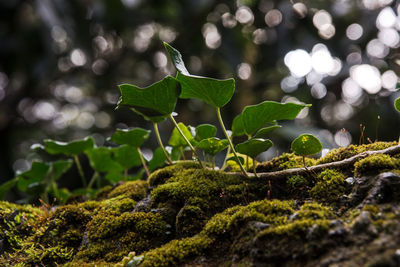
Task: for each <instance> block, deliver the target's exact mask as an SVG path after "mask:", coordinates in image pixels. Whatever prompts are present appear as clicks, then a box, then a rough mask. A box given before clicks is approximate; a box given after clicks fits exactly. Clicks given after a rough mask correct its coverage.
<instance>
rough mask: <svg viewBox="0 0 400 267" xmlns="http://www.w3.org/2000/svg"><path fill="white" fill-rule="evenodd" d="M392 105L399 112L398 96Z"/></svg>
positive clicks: (399, 100)
mask: <svg viewBox="0 0 400 267" xmlns="http://www.w3.org/2000/svg"><path fill="white" fill-rule="evenodd" d="M394 107H395V108H396V110H397V111H398V112H400V97H399V98H397V99H396V100H395V101H394Z"/></svg>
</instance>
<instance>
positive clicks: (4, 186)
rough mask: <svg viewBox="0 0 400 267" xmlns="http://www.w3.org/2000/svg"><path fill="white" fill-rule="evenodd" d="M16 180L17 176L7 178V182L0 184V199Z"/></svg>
mask: <svg viewBox="0 0 400 267" xmlns="http://www.w3.org/2000/svg"><path fill="white" fill-rule="evenodd" d="M17 182H18V177H16V178H14V179H11V180H8V181H7V182H5V183H3V184H2V185H0V199H4V196H5V195H6V194H7V192H8V191H10V190H11V188H13V187H14V186H15V185H16V184H17Z"/></svg>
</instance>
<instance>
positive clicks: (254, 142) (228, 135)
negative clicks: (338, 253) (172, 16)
mask: <svg viewBox="0 0 400 267" xmlns="http://www.w3.org/2000/svg"><path fill="white" fill-rule="evenodd" d="M164 46H165V49H166V50H167V52H168V54H169V56H170V58H171V60H172V63H173V64H174V66H175V68H176V70H177V75H176V77H175V78H174V77H172V76H166V77H165V78H164V79H162V80H161V81H158V82H156V83H154V84H151V85H150V86H148V87H145V88H140V87H138V86H135V85H130V84H122V85H120V86H119V89H120V92H121V96H120V99H119V101H118V104H117V108H121V107H122V106H126V107H129V108H131V109H132V110H133V111H134V112H136V113H138V114H140V115H141V116H142V117H143V118H144V119H145V120H148V121H151V122H152V123H153V127H154V133H155V135H156V138H157V141H158V143H159V148H157V149H156V150H155V151H154V152H153V157H152V159H151V160H150V161H148V162H147V161H146V159H145V158H144V157H143V155H142V152H141V149H140V147H141V146H142V145H143V143H144V142H145V141H146V140H147V139H148V138H149V136H150V131H149V130H145V129H142V128H132V129H117V130H116V131H115V133H113V134H112V136H111V137H110V138H109V139H108V140H109V141H110V142H112V143H114V144H115V145H118V146H115V147H105V146H101V147H97V146H96V145H95V143H94V140H93V138H92V137H87V138H85V139H82V140H74V141H71V142H59V141H54V140H45V141H44V145H35V146H34V147H33V148H34V149H35V150H36V151H42V152H43V151H44V152H46V153H48V154H51V155H54V156H57V157H64V158H65V157H67V158H71V159H73V161H74V162H75V164H76V167H77V170H78V172H79V175H80V177H81V180H82V186H83V188H81V189H77V190H75V191H73V192H72V193H69V192H68V191H67V190H59V189H58V188H57V183H56V180H57V179H59V178H60V177H61V175H62V174H63V173H64V172H66V170H68V169H69V168H70V167H71V165H72V160H67V161H56V162H50V163H44V162H34V164H32V168H31V170H30V171H28V172H26V173H23V174H21V175H19V176H17V177H16V178H15V179H12V180H10V181H8V182H6V183H4V184H3V185H1V186H0V196H1V197H3V196H4V195H5V194H6V192H7V191H9V190H10V189H11V188H13V187H14V186H15V185H17V187H18V188H19V189H20V191H22V192H26V193H28V194H32V195H35V193H37V194H40V196H41V197H42V199H44V200H48V195H53V196H55V197H57V198H58V199H62V200H66V199H67V198H68V197H69V196H70V195H71V194H72V195H77V194H78V195H79V194H84V195H86V196H91V195H93V194H94V193H95V189H93V188H94V185H95V184H96V185H97V187H100V186H101V185H102V184H105V183H108V184H116V183H117V182H119V181H121V180H135V179H138V178H141V177H142V174H143V173H146V174H147V176H149V175H150V173H151V172H152V171H154V170H155V169H157V168H158V167H160V166H163V165H164V164H165V163H167V164H173V163H174V161H177V160H179V159H185V150H187V149H190V150H191V151H192V155H193V156H194V158H195V160H196V161H197V162H198V164H199V165H200V166H201V167H202V168H205V166H206V165H204V164H203V161H205V160H207V161H209V162H210V164H211V166H212V167H213V169H214V168H215V160H214V158H215V156H216V154H218V153H220V152H222V151H223V150H225V149H227V152H226V156H225V160H224V165H223V166H222V168H221V169H225V168H226V167H227V164H226V163H227V161H228V159H234V161H235V162H236V164H237V166H238V168H239V170H240V171H241V173H242V175H244V176H248V174H247V171H248V170H249V169H250V166H249V162H250V161H251V165H252V168H253V172H254V175H255V176H257V173H256V157H257V156H258V155H259V154H261V153H263V152H264V151H266V150H268V149H269V148H270V147H272V146H273V142H272V141H271V140H269V139H267V137H268V135H269V134H270V133H271V132H272V131H274V130H276V129H279V128H281V126H280V125H278V124H277V121H279V120H292V119H295V118H296V117H297V115H298V114H299V112H300V111H301V110H302V109H304V108H306V107H309V106H310V105H306V104H295V103H278V102H273V101H264V102H261V103H259V104H256V105H251V106H247V107H245V108H244V109H243V111H242V112H241V113H240V114H239V115H238V116H237V117H236V118H235V119H234V121H233V125H232V131H228V130H227V129H226V127H225V124H224V122H223V119H222V114H221V108H222V107H224V106H225V105H226V104H227V103H229V101H230V100H231V98H232V96H233V94H234V91H235V81H234V79H227V80H217V79H213V78H209V77H200V76H194V75H191V74H189V72H188V71H187V69H186V67H185V64H184V62H183V60H182V55H181V54H180V52H179V51H178V50H176V49H175V48H173V47H172V46H170V45H169V44H167V43H164ZM179 98H196V99H200V100H202V101H204V102H205V103H207V104H209V105H211V106H213V107H214V108H215V111H216V115H217V118H218V121H219V125H220V127H221V129H222V132H223V135H224V136H225V139H220V138H218V137H217V136H216V134H217V128H216V127H215V126H214V125H211V124H201V125H198V126H196V127H192V126H186V125H184V124H183V123H181V122H179V123H178V122H177V121H176V120H175V119H174V115H173V114H174V110H175V106H176V104H177V101H178V99H179ZM167 118H168V119H169V120H170V121H171V122H172V123H173V124H174V126H175V128H174V129H173V131H172V133H171V136H170V139H169V141H168V144H169V145H170V146H171V147H172V148H171V149H170V150H168V149H167V148H166V147H165V146H164V144H163V142H162V140H161V136H160V134H159V131H158V124H159V123H161V122H163V121H165V120H166V119H167ZM243 135H245V136H247V140H246V141H244V142H242V143H239V144H236V145H234V142H233V137H238V136H243ZM310 138H311V137H310ZM314 138H315V137H314ZM303 139H304V138H303ZM303 139H302V140H303ZM296 140H297V139H296ZM296 140H295V142H294V145H293V144H292V148H293V147H294V149H293V150H294V151H295V152H296V153H303V154H304V153H305V155H307V153H308V154H310V152H309V151H310V149H311V150H312V149H315V143H313V142H311V143H310V142H309V141H308V142H306V143H302V144H303V146H305V148H306V150H307V149H308V150H307V151H308V152H307V151H306V152H307V153H306V152H304V151H301V150H300V148H297V146H296V143H297V141H296ZM318 142H319V141H318ZM198 150H202V151H203V155H204V157H203V159H201V158H200V156H199V154H198V152H199V151H198ZM299 151H300V152H299ZM312 151H314V150H312ZM303 154H301V155H303ZM85 155H86V156H87V158H88V160H89V164H90V166H91V168H92V170H93V175H92V178H91V179H88V180H89V182H88V183H87V179H86V177H85V172H84V170H83V168H82V166H81V163H80V161H79V158H80V157H83V156H85ZM249 158H250V159H249ZM245 163H246V169H247V171H246V169H245V168H244V166H243V165H244V164H245ZM140 165H142V166H143V168H142V169H140V170H139V171H138V173H137V174H136V175H135V176H130V175H129V171H130V170H131V169H132V168H138V167H139V166H140ZM62 166H63V167H62ZM36 172H39V174H36ZM86 172H87V171H86ZM32 173H35V175H33V176H32ZM33 177H34V178H33ZM37 183H38V184H39V185H40V186H41V187H40V188H42V189H41V190H36V191H32V190H33V188H36V186H37ZM31 192H32V193H31Z"/></svg>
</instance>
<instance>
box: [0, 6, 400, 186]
mask: <svg viewBox="0 0 400 267" xmlns="http://www.w3.org/2000/svg"><path fill="white" fill-rule="evenodd" d="M399 13H400V7H399V1H392V0H336V1H328V0H304V1H297V0H292V1H289V0H237V1H214V0H186V1H177V0H169V1H159V0H114V1H106V0H99V1H93V0H70V1H65V0H37V1H23V0H1V1H0V151H1V152H0V182H4V181H6V180H7V179H10V178H11V177H13V176H14V175H15V172H17V171H24V170H26V169H28V168H29V166H30V163H31V161H32V160H34V159H35V158H36V157H37V155H35V154H34V153H32V152H30V149H29V148H30V146H31V145H32V144H35V143H40V142H42V140H43V139H44V138H53V139H57V140H60V141H69V140H72V139H77V138H82V137H85V136H87V135H92V136H93V137H94V138H95V140H96V143H97V144H98V145H104V144H105V142H106V138H107V137H108V136H110V135H111V134H112V133H113V132H114V130H115V129H116V128H127V127H135V126H139V127H144V128H147V129H152V127H151V125H150V124H149V123H148V122H146V121H144V120H143V119H142V118H141V117H140V116H138V115H136V114H135V113H133V112H132V111H130V110H129V109H125V108H124V109H120V110H117V111H116V110H114V109H115V106H116V103H117V100H118V97H119V95H120V94H119V90H118V87H117V85H118V84H121V83H132V84H136V85H139V86H148V85H150V84H151V83H153V82H155V81H158V80H160V79H161V78H163V77H164V76H165V75H167V74H171V75H175V70H174V68H173V66H172V65H171V63H170V61H169V59H168V57H167V55H166V53H165V51H164V48H163V45H162V41H165V42H168V43H170V44H171V45H172V46H174V47H175V48H177V49H178V50H180V52H181V53H182V54H183V58H184V60H185V62H186V65H187V68H188V70H189V71H190V72H191V73H192V74H196V75H202V76H210V77H213V78H220V79H222V78H230V77H234V78H235V79H236V91H235V95H234V97H233V98H232V101H231V103H230V104H228V105H227V106H225V107H224V108H223V109H222V113H223V117H224V119H225V121H226V124H227V125H228V128H230V125H231V122H232V120H233V118H234V116H236V115H237V114H239V113H240V112H241V111H242V109H243V107H244V106H246V105H249V104H257V103H259V102H261V101H264V100H275V101H279V102H303V103H310V104H312V105H313V106H312V107H311V108H309V109H308V110H305V111H303V112H302V113H301V114H300V116H299V118H298V119H296V120H295V121H293V122H283V123H282V124H284V125H285V127H283V128H282V129H279V130H278V131H276V132H275V133H273V134H272V135H271V139H272V140H273V141H274V142H275V144H276V145H275V147H274V149H273V150H271V151H269V152H268V153H266V154H264V155H263V158H264V159H267V158H270V157H271V156H273V155H276V154H277V153H282V152H288V151H289V147H290V142H291V141H292V140H293V139H294V138H295V137H296V136H297V135H299V134H300V133H304V132H311V133H314V134H316V135H317V136H318V137H319V138H320V139H321V140H322V141H323V144H324V147H325V148H326V149H330V148H333V147H338V146H347V145H348V144H350V143H353V144H359V143H360V142H361V143H362V142H365V143H367V142H368V140H367V138H366V137H369V138H370V140H371V142H373V141H375V140H376V139H379V140H386V141H389V140H390V141H392V140H397V139H398V137H399V132H400V131H399V130H400V115H399V114H398V113H397V112H396V111H395V109H394V107H393V101H394V99H395V98H396V97H398V96H399V93H398V92H396V90H397V84H398V79H399V78H398V75H399V71H400V54H399V47H400V37H399V30H400V17H399ZM176 111H177V113H178V114H179V115H178V116H177V120H178V121H182V122H184V123H186V124H190V125H193V126H195V125H198V124H200V123H216V122H217V118H216V115H215V112H214V109H213V108H211V107H210V106H208V105H207V104H204V103H202V102H200V101H196V100H179V102H178V106H177V108H176ZM172 127H173V126H172V124H171V123H170V122H164V123H162V124H161V125H160V130H161V133H162V134H163V139H164V140H165V141H167V140H168V138H169V136H168V135H169V134H170V131H171V129H172ZM364 127H365V131H364V136H365V138H364V140H360V135H361V132H362V131H363V128H364ZM218 134H219V135H220V136H221V137H222V133H221V131H219V133H218ZM145 146H146V147H147V148H148V150H145V152H146V153H147V154H150V153H151V152H150V149H154V148H155V147H157V144H156V139H155V137H154V134H152V136H151V138H150V140H149V141H147V142H146V144H145Z"/></svg>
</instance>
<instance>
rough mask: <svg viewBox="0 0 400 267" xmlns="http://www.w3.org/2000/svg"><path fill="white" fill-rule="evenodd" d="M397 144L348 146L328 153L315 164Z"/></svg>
mask: <svg viewBox="0 0 400 267" xmlns="http://www.w3.org/2000/svg"><path fill="white" fill-rule="evenodd" d="M397 144H398V143H397V142H375V143H372V144H365V145H349V146H347V147H340V148H336V149H332V150H331V151H329V152H328V153H327V154H326V155H325V157H323V158H320V159H319V160H317V164H322V163H328V162H334V161H340V160H344V159H347V158H350V157H352V156H355V155H357V154H360V153H362V152H365V151H375V150H382V149H385V148H388V147H391V146H395V145H397Z"/></svg>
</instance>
